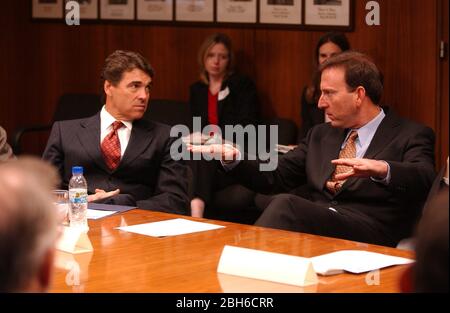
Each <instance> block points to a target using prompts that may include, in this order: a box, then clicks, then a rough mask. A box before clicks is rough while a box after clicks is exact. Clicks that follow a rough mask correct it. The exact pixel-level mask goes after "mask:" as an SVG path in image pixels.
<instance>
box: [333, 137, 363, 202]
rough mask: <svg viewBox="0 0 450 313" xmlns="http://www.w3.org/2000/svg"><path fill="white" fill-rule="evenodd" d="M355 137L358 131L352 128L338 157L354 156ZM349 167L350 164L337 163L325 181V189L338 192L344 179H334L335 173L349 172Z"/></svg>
mask: <svg viewBox="0 0 450 313" xmlns="http://www.w3.org/2000/svg"><path fill="white" fill-rule="evenodd" d="M356 138H358V132H357V131H356V130H352V131H351V132H350V135H349V136H348V139H347V142H346V143H345V146H344V148H343V149H342V150H341V152H339V159H343V158H355V157H356V145H355V140H356ZM351 169H352V167H351V166H345V165H337V166H336V169H335V170H334V172H333V174H332V175H331V178H330V179H329V180H328V181H327V183H326V187H327V189H328V190H329V191H330V192H331V193H333V194H334V193H336V192H338V191H339V190H340V189H341V188H342V185H343V184H344V183H345V181H346V180H336V179H335V177H336V175H337V174H342V173H346V172H349V171H350V170H351Z"/></svg>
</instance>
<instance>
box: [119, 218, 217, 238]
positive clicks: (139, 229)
mask: <svg viewBox="0 0 450 313" xmlns="http://www.w3.org/2000/svg"><path fill="white" fill-rule="evenodd" d="M224 227H225V226H221V225H215V224H209V223H202V222H196V221H191V220H186V219H184V218H176V219H172V220H166V221H160V222H153V223H146V224H138V225H132V226H126V227H117V229H120V230H123V231H127V232H131V233H136V234H141V235H146V236H152V237H165V236H176V235H183V234H190V233H196V232H201V231H207V230H213V229H218V228H224Z"/></svg>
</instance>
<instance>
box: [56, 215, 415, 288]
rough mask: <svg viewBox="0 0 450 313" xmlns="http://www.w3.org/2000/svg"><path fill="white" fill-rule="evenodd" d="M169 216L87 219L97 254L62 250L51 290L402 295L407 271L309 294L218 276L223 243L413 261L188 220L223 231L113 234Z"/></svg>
mask: <svg viewBox="0 0 450 313" xmlns="http://www.w3.org/2000/svg"><path fill="white" fill-rule="evenodd" d="M172 218H180V216H179V215H173V214H166V213H159V212H151V211H144V210H131V211H128V212H125V213H122V214H116V215H112V216H109V217H105V218H102V219H99V220H89V227H90V230H89V238H90V240H91V242H92V245H93V247H94V251H93V252H89V253H84V254H78V255H72V254H68V253H64V252H60V251H58V252H57V256H56V258H57V261H56V263H55V273H54V277H53V286H52V290H51V291H52V292H167V293H168V292H170V293H172V292H176V293H178V292H180V293H210V292H219V293H221V292H358V293H359V292H398V291H399V279H400V277H401V275H402V273H403V272H404V271H405V269H406V267H407V266H406V265H402V266H394V267H390V268H385V269H382V270H381V271H380V272H379V276H378V277H368V275H367V274H359V275H355V274H349V273H343V274H338V275H334V276H319V283H318V284H317V285H314V286H308V287H304V288H301V287H295V286H291V285H284V284H278V283H271V282H267V281H262V280H255V279H248V278H241V277H236V276H231V275H224V274H219V273H217V271H216V269H217V265H218V262H219V258H220V255H221V253H222V249H223V247H224V245H232V246H238V247H243V248H251V249H258V250H264V251H270V252H277V253H284V254H289V255H297V256H302V257H312V256H317V255H320V254H324V253H329V252H333V251H337V250H343V249H361V250H367V251H373V252H379V253H385V254H390V255H395V256H401V257H408V258H413V257H414V254H413V253H412V252H408V251H402V250H398V249H393V248H388V247H382V246H375V245H369V244H364V243H358V242H352V241H347V240H340V239H334V238H328V237H321V236H314V235H308V234H302V233H295V232H288V231H281V230H274V229H268V228H262V227H256V226H250V225H242V224H236V223H229V222H223V221H214V220H204V219H198V218H191V217H183V218H187V219H192V220H197V221H203V222H208V223H213V224H219V225H223V226H226V227H225V228H221V229H216V230H211V231H205V232H198V233H191V234H186V235H179V236H173V237H163V238H155V237H149V236H143V235H139V234H134V233H129V232H125V231H120V230H117V229H115V228H116V227H118V226H127V225H128V226H131V225H135V224H141V223H148V222H156V221H161V220H167V219H172ZM372 276H373V274H372ZM367 281H369V284H368V283H367ZM371 282H372V283H371ZM373 282H375V283H373Z"/></svg>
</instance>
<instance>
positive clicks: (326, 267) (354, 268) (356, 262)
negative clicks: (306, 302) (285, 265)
mask: <svg viewBox="0 0 450 313" xmlns="http://www.w3.org/2000/svg"><path fill="white" fill-rule="evenodd" d="M311 261H312V264H313V267H314V270H315V271H316V273H317V274H320V275H334V274H339V273H342V272H344V271H346V272H350V273H354V274H360V273H364V272H370V271H373V270H377V269H380V268H384V267H388V266H392V265H400V264H409V263H412V262H414V260H411V259H406V258H401V257H397V256H392V255H386V254H381V253H375V252H369V251H363V250H342V251H336V252H332V253H327V254H323V255H319V256H316V257H313V258H311Z"/></svg>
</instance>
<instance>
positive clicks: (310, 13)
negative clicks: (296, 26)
mask: <svg viewBox="0 0 450 313" xmlns="http://www.w3.org/2000/svg"><path fill="white" fill-rule="evenodd" d="M350 4H351V1H350V0H305V24H306V25H321V26H348V27H350V26H351V16H350V11H351V10H350V8H351V5H350Z"/></svg>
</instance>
